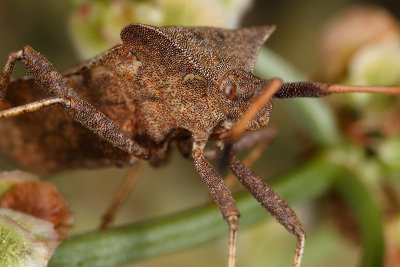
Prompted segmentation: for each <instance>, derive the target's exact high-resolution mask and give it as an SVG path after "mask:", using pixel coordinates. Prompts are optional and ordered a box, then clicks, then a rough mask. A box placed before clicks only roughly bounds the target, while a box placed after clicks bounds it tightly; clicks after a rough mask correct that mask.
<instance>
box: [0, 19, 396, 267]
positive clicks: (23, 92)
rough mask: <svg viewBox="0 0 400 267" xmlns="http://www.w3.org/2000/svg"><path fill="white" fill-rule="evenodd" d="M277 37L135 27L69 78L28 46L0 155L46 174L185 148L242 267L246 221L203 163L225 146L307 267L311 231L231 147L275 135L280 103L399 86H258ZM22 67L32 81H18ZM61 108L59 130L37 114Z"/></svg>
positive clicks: (6, 97) (8, 68) (256, 31)
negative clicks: (273, 118) (212, 149)
mask: <svg viewBox="0 0 400 267" xmlns="http://www.w3.org/2000/svg"><path fill="white" fill-rule="evenodd" d="M274 29H275V27H274V26H260V27H252V28H243V29H239V30H226V29H220V28H212V27H179V26H169V27H154V26H150V25H143V24H131V25H128V26H126V27H125V28H124V29H123V30H122V31H121V40H122V42H121V43H119V44H117V45H115V46H114V47H112V48H111V49H109V50H108V51H106V52H104V53H102V54H100V55H98V56H96V57H95V58H93V59H91V60H88V61H86V62H83V63H81V64H79V65H77V66H76V67H73V68H71V69H69V70H67V71H65V72H63V73H60V72H58V71H57V70H56V69H55V68H54V67H53V66H52V64H51V63H50V62H49V61H48V60H47V59H46V58H45V57H44V56H42V55H41V54H40V53H38V52H37V51H35V50H34V49H33V48H31V47H29V46H26V47H24V48H23V49H22V50H19V51H16V52H14V53H11V54H10V55H9V57H8V60H7V63H6V65H5V68H4V71H3V74H2V76H1V80H0V90H1V91H0V92H1V103H2V106H3V110H2V111H1V112H0V118H2V119H5V118H10V117H16V116H18V117H17V118H13V119H12V120H3V121H2V123H1V125H0V130H1V131H2V132H7V133H8V134H9V135H12V136H13V138H12V140H8V139H2V140H1V143H0V146H1V147H2V150H3V151H5V153H7V154H8V155H10V156H12V157H13V158H14V159H16V161H18V162H19V163H20V164H21V165H22V166H24V167H26V168H28V169H32V170H36V171H37V172H44V173H45V172H53V171H60V170H63V169H69V168H78V167H79V168H81V167H100V166H110V165H119V166H127V165H133V164H135V163H136V162H137V161H138V160H147V161H149V162H150V164H152V165H154V166H157V165H160V164H162V163H163V162H165V161H166V159H167V157H168V155H169V154H170V151H171V148H172V147H174V146H177V147H178V148H179V150H180V151H181V152H182V154H183V155H184V156H186V157H190V158H191V159H192V160H193V161H194V165H195V167H196V169H197V171H198V173H199V174H200V176H201V178H202V179H203V180H204V182H205V184H206V185H207V187H208V189H209V192H210V194H211V197H212V198H213V200H214V201H215V203H216V204H217V206H218V207H219V209H220V210H221V213H222V216H223V218H224V219H225V220H226V221H227V223H228V225H229V248H228V255H229V256H228V266H229V267H233V266H235V255H236V242H237V241H236V240H237V239H236V237H237V230H238V219H239V211H238V209H237V207H236V204H235V201H234V199H233V197H232V194H231V192H230V191H229V189H228V187H227V186H226V185H225V183H224V181H223V179H222V178H221V176H220V175H219V173H218V172H217V171H216V170H215V169H214V168H213V166H212V165H211V164H210V163H209V162H208V160H207V159H206V157H205V155H204V148H205V145H206V143H207V142H208V141H209V140H215V141H216V143H217V146H218V148H219V149H220V150H221V151H225V152H223V153H222V154H223V155H225V156H224V157H225V161H226V165H227V166H228V167H229V168H230V169H231V171H232V172H233V174H234V175H235V176H236V177H237V178H238V179H239V181H240V182H241V183H242V184H243V185H244V187H245V188H246V189H247V190H248V191H249V192H250V193H251V194H252V195H253V196H254V197H255V198H256V199H257V200H258V201H259V203H260V204H261V205H262V206H263V207H264V208H265V209H266V210H267V211H268V212H269V213H270V214H271V215H272V216H273V217H275V218H276V219H277V220H278V222H279V223H281V224H282V225H283V226H284V227H285V228H286V229H287V230H288V231H289V232H291V233H293V234H294V235H295V236H296V237H297V245H296V251H295V256H294V260H293V266H294V267H298V266H300V263H301V259H302V255H303V250H304V243H305V233H304V231H303V229H302V225H301V223H300V221H299V220H298V218H297V216H296V214H295V213H294V211H293V210H292V209H291V208H290V207H289V205H288V204H287V203H286V202H285V201H284V200H283V199H282V198H281V197H280V196H279V195H277V194H276V193H275V192H274V191H273V190H272V189H271V188H270V187H269V185H268V184H266V183H265V182H264V181H263V180H262V179H261V178H260V177H259V176H257V175H256V174H255V173H254V172H252V171H251V170H250V169H249V168H248V167H246V166H245V165H244V164H243V163H241V161H239V160H238V159H237V158H236V157H235V156H234V155H233V154H232V153H231V152H232V151H231V149H229V147H231V146H230V144H234V143H235V142H237V141H238V140H239V139H240V138H241V137H242V136H243V135H244V134H245V133H248V132H251V131H255V130H258V129H260V128H262V127H266V126H268V123H269V117H270V112H271V110H272V108H273V100H274V98H291V97H322V96H326V95H329V94H332V93H347V92H370V93H386V94H400V87H387V86H370V87H366V86H346V85H336V84H333V85H331V84H323V83H317V82H292V83H284V82H282V81H281V80H280V79H278V78H275V79H270V80H267V79H262V78H259V77H256V76H255V75H254V74H253V67H254V64H255V62H256V59H257V54H258V51H259V49H260V47H261V46H262V45H263V43H264V42H265V40H266V39H267V38H268V37H269V36H270V34H271V33H272V32H273V31H274ZM17 61H20V62H21V63H22V64H23V66H24V67H25V69H26V70H27V72H28V74H29V76H30V78H24V79H15V80H11V81H10V77H11V74H12V72H13V69H14V65H15V63H16V62H17ZM6 91H7V93H6ZM22 103H27V104H22ZM56 105H57V106H61V107H62V109H55V110H53V111H48V112H50V114H48V118H49V119H48V120H47V119H46V120H42V117H41V116H42V115H41V113H33V111H37V110H39V109H42V108H44V107H49V106H56ZM25 113H28V114H25ZM20 115H21V116H20ZM46 118H47V116H46ZM224 147H225V149H224ZM227 147H228V148H227Z"/></svg>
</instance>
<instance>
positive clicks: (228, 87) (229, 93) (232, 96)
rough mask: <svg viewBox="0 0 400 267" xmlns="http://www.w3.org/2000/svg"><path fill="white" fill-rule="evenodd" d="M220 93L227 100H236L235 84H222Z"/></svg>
mask: <svg viewBox="0 0 400 267" xmlns="http://www.w3.org/2000/svg"><path fill="white" fill-rule="evenodd" d="M222 93H223V94H224V96H225V97H226V98H227V99H229V100H236V99H237V86H236V84H234V83H232V82H229V83H226V84H224V87H223V88H222Z"/></svg>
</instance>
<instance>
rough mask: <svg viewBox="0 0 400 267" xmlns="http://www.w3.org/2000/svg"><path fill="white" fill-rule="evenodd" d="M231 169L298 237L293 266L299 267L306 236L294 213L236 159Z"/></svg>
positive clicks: (232, 158) (232, 162)
mask: <svg viewBox="0 0 400 267" xmlns="http://www.w3.org/2000/svg"><path fill="white" fill-rule="evenodd" d="M229 167H230V168H231V170H232V172H233V173H234V175H235V176H236V177H237V178H238V179H239V181H240V182H241V183H242V184H243V185H244V187H246V189H247V190H248V191H249V192H250V193H251V194H252V195H253V196H254V197H255V198H256V199H257V200H258V202H260V204H261V205H262V206H263V207H264V208H265V209H266V210H267V211H268V212H269V213H270V214H271V215H272V216H273V217H274V218H275V219H277V220H278V222H279V223H280V224H282V225H283V226H285V228H286V229H287V230H288V231H289V232H291V233H293V234H294V235H296V236H297V244H296V252H295V256H294V260H293V264H292V266H293V267H299V266H300V263H301V259H302V256H303V251H304V242H305V238H306V236H305V233H304V231H303V229H302V226H301V223H300V221H299V220H298V218H297V216H296V214H295V213H294V211H293V210H292V209H291V208H290V207H289V205H288V204H287V203H286V202H285V201H284V200H283V199H282V198H281V197H280V196H279V195H278V194H277V193H275V192H274V191H273V190H272V188H271V187H270V186H269V185H267V184H266V183H265V182H264V181H263V180H262V179H261V178H260V177H258V176H257V175H256V174H254V173H253V172H252V171H251V170H250V169H249V168H247V167H246V166H245V165H244V164H243V163H241V162H240V161H239V160H237V159H236V158H235V157H231V158H230V161H229Z"/></svg>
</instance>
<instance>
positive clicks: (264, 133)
mask: <svg viewBox="0 0 400 267" xmlns="http://www.w3.org/2000/svg"><path fill="white" fill-rule="evenodd" d="M276 135H277V130H276V128H275V127H272V126H268V127H266V128H261V129H259V130H257V131H253V132H249V133H246V135H244V136H242V138H240V139H239V140H237V141H236V142H235V143H234V144H233V148H232V149H233V151H232V152H237V151H242V150H245V149H248V148H252V147H254V146H255V145H258V144H260V143H269V142H270V141H272V140H273V139H274V138H275V137H276ZM219 153H220V148H219V147H217V146H213V147H210V148H208V149H206V150H204V156H205V157H206V158H207V159H209V160H210V159H215V158H217V157H218V155H219Z"/></svg>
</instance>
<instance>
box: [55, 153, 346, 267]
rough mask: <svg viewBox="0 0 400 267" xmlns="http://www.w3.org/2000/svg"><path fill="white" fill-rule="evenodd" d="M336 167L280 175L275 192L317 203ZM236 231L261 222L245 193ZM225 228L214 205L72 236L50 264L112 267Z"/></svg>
mask: <svg viewBox="0 0 400 267" xmlns="http://www.w3.org/2000/svg"><path fill="white" fill-rule="evenodd" d="M337 170H338V169H337V168H336V166H335V165H332V164H330V163H329V162H328V161H326V160H325V158H323V157H319V158H317V159H315V160H312V161H310V162H309V163H308V164H305V165H304V166H303V167H301V168H299V169H298V170H296V171H295V172H291V173H290V174H288V175H286V176H284V177H281V179H278V180H277V181H276V182H275V183H274V184H273V188H274V189H275V190H276V191H277V192H278V193H279V194H280V195H281V196H282V197H283V198H284V199H287V200H288V201H289V202H298V201H305V200H311V199H315V198H316V197H318V196H321V195H323V194H324V193H325V192H326V191H327V190H328V189H329V188H330V187H331V185H332V182H333V180H334V178H335V177H336V176H338V175H339V174H338V173H337ZM236 200H237V204H238V207H239V210H240V211H241V214H242V218H241V220H240V228H241V229H243V228H246V227H248V226H250V225H253V224H255V223H257V222H260V221H262V220H264V219H265V218H266V216H267V213H266V212H265V210H263V209H262V208H261V206H260V205H259V204H258V203H257V202H256V201H255V200H254V199H253V197H252V196H251V195H249V194H240V195H238V196H236ZM227 234H228V227H227V224H226V222H224V221H223V220H222V218H221V214H220V211H219V210H218V209H217V208H216V206H215V205H212V204H209V205H205V206H203V207H199V208H197V209H193V210H189V211H186V212H182V213H179V214H175V215H171V216H168V217H164V218H159V219H156V220H153V221H148V222H144V223H137V224H132V225H129V226H125V227H120V228H116V229H110V230H106V231H98V232H92V233H86V234H83V235H79V236H75V237H71V238H70V239H68V240H66V241H64V242H63V243H62V244H61V245H60V246H59V247H58V248H57V250H56V253H55V255H54V256H53V258H52V260H51V262H50V266H110V265H116V264H122V263H126V262H130V261H137V260H141V259H145V258H150V257H153V256H155V255H160V254H166V253H171V252H174V251H178V250H182V249H185V248H188V247H193V246H197V245H199V244H203V243H205V242H208V241H210V240H213V239H216V238H218V237H221V236H227Z"/></svg>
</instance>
